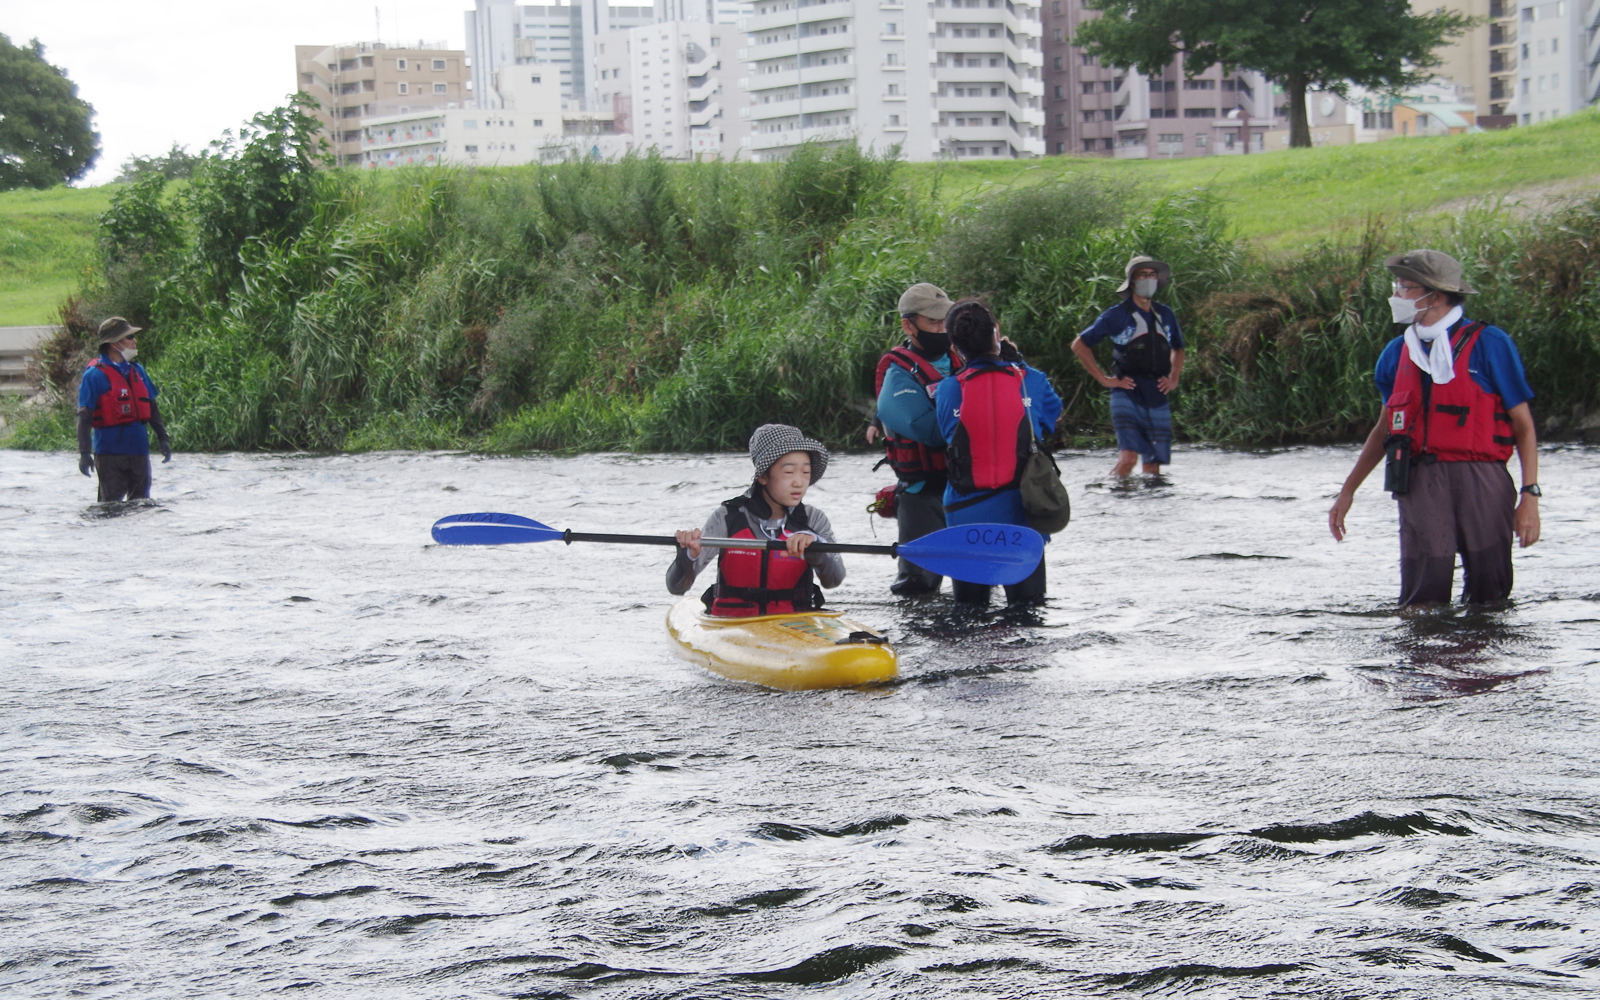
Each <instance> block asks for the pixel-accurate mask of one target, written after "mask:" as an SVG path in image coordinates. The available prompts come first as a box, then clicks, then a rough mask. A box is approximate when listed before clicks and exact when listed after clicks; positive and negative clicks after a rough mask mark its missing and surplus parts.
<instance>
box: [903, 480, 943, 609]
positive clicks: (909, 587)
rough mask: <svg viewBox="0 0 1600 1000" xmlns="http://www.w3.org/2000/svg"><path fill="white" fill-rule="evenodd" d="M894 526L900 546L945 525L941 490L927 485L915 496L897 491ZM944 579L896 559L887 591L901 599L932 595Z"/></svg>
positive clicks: (933, 485)
mask: <svg viewBox="0 0 1600 1000" xmlns="http://www.w3.org/2000/svg"><path fill="white" fill-rule="evenodd" d="M894 520H895V524H896V525H897V526H898V527H899V529H900V543H901V544H902V545H904V544H905V543H906V542H914V541H916V540H917V539H919V538H921V537H922V536H923V535H931V534H933V533H934V532H935V531H938V530H939V529H940V528H943V527H944V526H945V520H944V487H942V486H937V485H936V484H934V483H929V484H928V485H926V486H924V487H923V488H922V491H921V492H919V493H906V492H903V491H902V492H901V493H900V494H899V495H897V496H896V497H895V512H894ZM943 582H944V577H942V576H940V575H939V574H937V573H930V572H928V571H927V570H925V569H923V568H922V567H920V566H917V565H915V564H913V563H910V562H907V561H906V560H904V559H901V560H900V572H899V574H898V575H896V576H895V578H894V583H893V584H891V585H890V587H889V592H890V593H893V594H898V595H900V596H901V597H915V596H916V595H918V594H936V593H938V592H939V585H940V584H942V583H943Z"/></svg>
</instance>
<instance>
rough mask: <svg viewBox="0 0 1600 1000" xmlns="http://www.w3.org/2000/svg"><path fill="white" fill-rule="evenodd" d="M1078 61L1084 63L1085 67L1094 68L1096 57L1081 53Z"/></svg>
mask: <svg viewBox="0 0 1600 1000" xmlns="http://www.w3.org/2000/svg"><path fill="white" fill-rule="evenodd" d="M1078 60H1079V61H1080V62H1081V63H1083V65H1085V66H1093V65H1094V56H1091V55H1090V54H1089V53H1087V52H1083V53H1080V54H1079V55H1078Z"/></svg>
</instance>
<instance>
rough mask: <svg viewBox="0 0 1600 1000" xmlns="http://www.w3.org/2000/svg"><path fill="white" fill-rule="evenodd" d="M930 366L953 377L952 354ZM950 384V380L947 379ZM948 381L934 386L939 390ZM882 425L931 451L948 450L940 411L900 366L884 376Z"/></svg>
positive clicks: (912, 487) (910, 486)
mask: <svg viewBox="0 0 1600 1000" xmlns="http://www.w3.org/2000/svg"><path fill="white" fill-rule="evenodd" d="M929 364H931V365H933V367H934V368H936V369H938V370H939V374H941V375H949V374H950V355H948V354H946V355H945V356H944V357H942V358H940V359H939V360H937V361H931V362H929ZM945 381H948V380H945ZM943 384H944V381H940V382H936V383H934V386H933V387H934V388H935V389H937V388H938V387H939V386H941V385H943ZM878 422H879V423H881V424H883V428H884V430H885V431H887V432H889V433H891V434H893V435H895V436H896V437H903V438H910V439H911V440H913V441H917V442H920V443H921V444H925V445H927V446H928V447H930V448H943V447H944V434H943V432H941V431H940V430H939V412H938V410H937V409H936V408H935V407H934V404H933V399H932V397H930V396H929V395H928V391H927V390H926V389H924V388H923V387H922V386H920V385H918V384H917V380H916V379H914V378H912V377H911V373H910V372H908V371H906V370H905V369H904V368H901V367H900V366H899V365H890V366H889V368H888V370H887V371H885V372H884V373H883V389H882V390H880V391H879V393H878ZM926 485H927V483H925V482H916V483H907V484H905V491H906V492H907V493H920V492H922V488H923V487H924V486H926Z"/></svg>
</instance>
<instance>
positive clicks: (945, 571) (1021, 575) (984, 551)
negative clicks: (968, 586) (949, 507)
mask: <svg viewBox="0 0 1600 1000" xmlns="http://www.w3.org/2000/svg"><path fill="white" fill-rule="evenodd" d="M900 555H902V556H904V557H905V558H906V559H908V560H910V561H911V562H913V563H915V564H916V565H918V566H921V567H922V568H923V569H925V570H927V571H928V572H930V573H938V574H939V575H940V576H948V577H950V578H951V579H952V580H963V581H965V582H967V583H983V584H988V585H990V586H994V585H996V584H1012V583H1021V582H1022V581H1023V580H1026V579H1027V578H1028V574H1030V573H1032V572H1033V571H1034V569H1035V568H1037V567H1038V565H1039V560H1040V559H1042V558H1044V536H1042V535H1040V534H1039V533H1038V532H1037V531H1034V530H1033V529H1032V528H1026V527H1022V526H1020V525H1015V524H958V525H955V526H953V527H949V528H943V529H941V530H939V531H935V532H934V533H933V534H931V535H923V536H922V537H921V538H918V539H916V540H915V541H911V542H906V543H905V544H903V545H901V546H900Z"/></svg>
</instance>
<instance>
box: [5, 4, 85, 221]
mask: <svg viewBox="0 0 1600 1000" xmlns="http://www.w3.org/2000/svg"><path fill="white" fill-rule="evenodd" d="M93 117H94V108H92V107H90V106H89V104H88V102H87V101H84V100H83V99H81V98H80V97H78V85H77V84H75V83H73V82H72V81H71V80H68V79H67V73H66V71H65V70H63V69H61V68H59V67H56V66H52V65H50V64H49V63H47V62H45V59H44V46H43V45H41V44H39V40H38V39H37V38H35V39H34V40H33V41H32V42H30V43H28V44H27V45H26V46H17V45H13V44H11V39H10V38H8V37H7V36H5V35H3V34H0V191H10V190H11V189H12V188H19V187H36V188H48V187H54V186H55V185H57V184H63V183H65V182H67V181H75V180H77V179H78V178H79V177H82V176H83V175H84V174H85V173H86V172H87V171H88V169H89V167H91V166H92V165H93V164H94V161H95V158H96V157H98V156H99V155H100V134H99V133H98V132H95V131H93V130H91V129H90V128H89V121H90V119H91V118H93Z"/></svg>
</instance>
